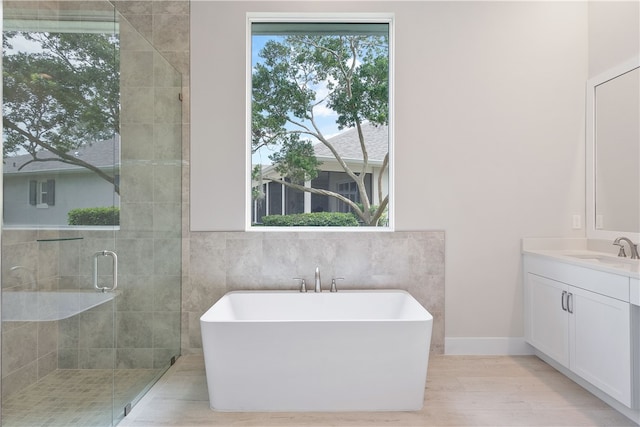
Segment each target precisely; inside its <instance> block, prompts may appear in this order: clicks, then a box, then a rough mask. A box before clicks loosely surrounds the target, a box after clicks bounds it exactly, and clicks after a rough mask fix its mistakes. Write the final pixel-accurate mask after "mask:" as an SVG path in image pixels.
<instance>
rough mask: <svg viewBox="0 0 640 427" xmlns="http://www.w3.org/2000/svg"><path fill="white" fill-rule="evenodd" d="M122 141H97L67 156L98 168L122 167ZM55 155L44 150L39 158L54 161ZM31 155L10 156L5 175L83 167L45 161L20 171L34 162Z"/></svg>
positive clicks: (114, 139) (79, 168) (5, 167)
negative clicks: (120, 142)
mask: <svg viewBox="0 0 640 427" xmlns="http://www.w3.org/2000/svg"><path fill="white" fill-rule="evenodd" d="M119 141H120V138H119V137H115V138H111V139H107V140H105V141H97V142H93V143H90V144H84V145H82V146H81V147H79V148H77V149H76V150H73V151H69V152H68V153H67V154H69V155H72V156H75V157H78V158H79V159H82V160H83V161H85V162H87V163H90V164H92V165H94V166H97V167H98V168H111V167H114V166H116V167H119V166H120V144H119V143H117V142H119ZM57 157H58V156H56V155H55V154H53V153H52V152H50V151H48V150H42V151H39V152H38V158H41V159H54V158H57ZM32 159H33V157H32V156H31V154H21V155H18V156H8V157H6V158H5V159H4V166H3V172H4V173H5V174H18V173H34V172H49V171H56V172H59V171H64V170H68V171H72V170H82V169H84V167H83V166H78V165H74V164H70V163H64V162H60V161H45V162H32V163H29V164H28V165H27V166H25V167H24V168H22V169H20V167H21V166H22V165H24V164H25V163H27V162H29V161H30V160H32Z"/></svg>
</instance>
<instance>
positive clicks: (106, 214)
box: [68, 207, 120, 225]
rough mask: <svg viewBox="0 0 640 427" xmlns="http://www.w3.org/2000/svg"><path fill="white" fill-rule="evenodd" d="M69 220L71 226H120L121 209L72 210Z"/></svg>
mask: <svg viewBox="0 0 640 427" xmlns="http://www.w3.org/2000/svg"><path fill="white" fill-rule="evenodd" d="M68 218H69V225H120V209H119V208H117V207H106V208H78V209H71V210H70V211H69V214H68Z"/></svg>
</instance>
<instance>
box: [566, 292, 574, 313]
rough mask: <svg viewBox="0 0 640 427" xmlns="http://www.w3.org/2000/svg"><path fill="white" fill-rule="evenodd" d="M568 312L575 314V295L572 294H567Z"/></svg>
mask: <svg viewBox="0 0 640 427" xmlns="http://www.w3.org/2000/svg"><path fill="white" fill-rule="evenodd" d="M567 311H568V312H569V313H571V314H573V294H572V293H568V294H567Z"/></svg>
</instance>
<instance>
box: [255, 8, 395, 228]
mask: <svg viewBox="0 0 640 427" xmlns="http://www.w3.org/2000/svg"><path fill="white" fill-rule="evenodd" d="M246 16H247V19H246V37H245V41H246V47H245V51H246V65H245V71H246V86H245V96H246V98H245V105H246V112H245V117H246V118H245V126H246V128H245V149H246V153H245V161H246V164H245V179H246V182H245V190H244V191H245V231H259V232H264V231H281V232H282V231H289V232H292V231H295V232H298V231H314V232H319V231H320V232H322V231H327V232H334V231H344V232H393V231H394V229H395V185H394V183H395V179H394V169H395V168H394V163H395V156H394V145H395V140H394V139H395V137H394V136H395V132H394V124H395V99H394V93H395V15H394V14H393V13H279V12H248V13H247V15H246ZM258 22H265V23H269V22H291V23H296V22H297V23H314V22H318V23H322V22H345V23H385V24H388V25H389V126H388V129H389V164H388V166H387V168H388V174H389V202H388V205H387V212H388V218H389V219H388V222H387V225H386V226H380V227H256V226H252V225H251V224H252V222H251V219H252V212H253V200H252V197H251V185H252V180H251V170H252V161H251V103H252V67H251V64H252V50H251V39H252V31H251V24H253V23H258Z"/></svg>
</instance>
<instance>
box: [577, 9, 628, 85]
mask: <svg viewBox="0 0 640 427" xmlns="http://www.w3.org/2000/svg"><path fill="white" fill-rule="evenodd" d="M638 55H640V1H637V0H632V1H590V2H589V78H591V77H595V76H597V75H598V74H600V73H602V72H604V71H606V70H608V69H609V68H612V67H615V66H616V65H619V64H621V63H623V62H625V61H627V60H629V59H631V58H633V57H637V56H638Z"/></svg>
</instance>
